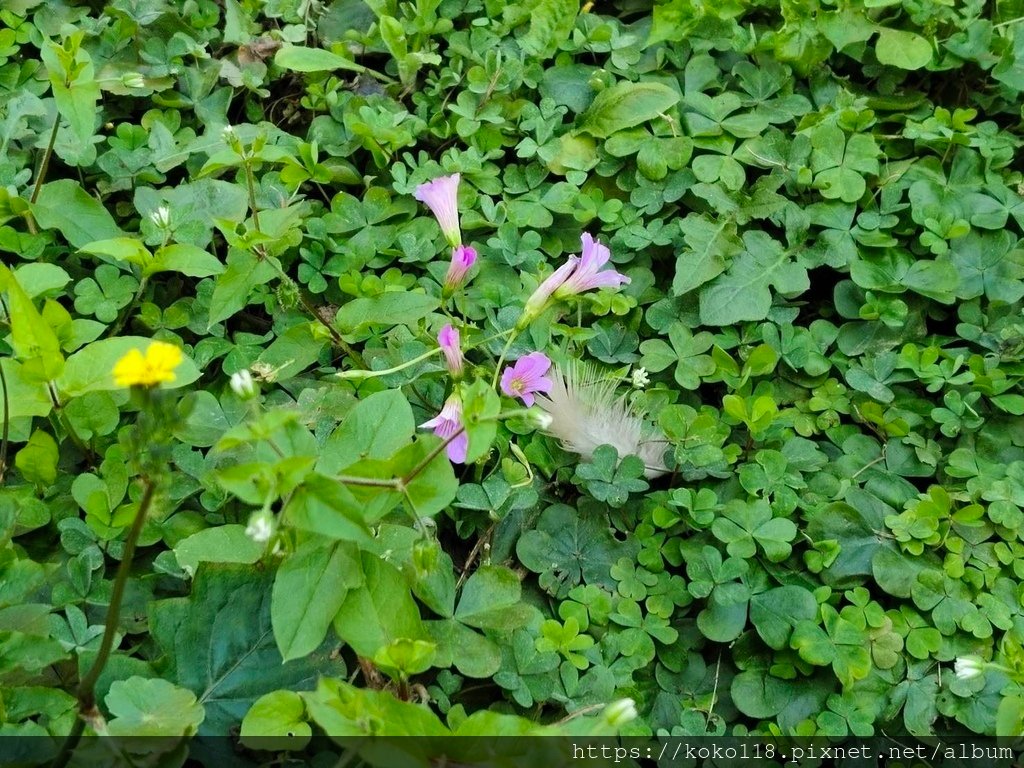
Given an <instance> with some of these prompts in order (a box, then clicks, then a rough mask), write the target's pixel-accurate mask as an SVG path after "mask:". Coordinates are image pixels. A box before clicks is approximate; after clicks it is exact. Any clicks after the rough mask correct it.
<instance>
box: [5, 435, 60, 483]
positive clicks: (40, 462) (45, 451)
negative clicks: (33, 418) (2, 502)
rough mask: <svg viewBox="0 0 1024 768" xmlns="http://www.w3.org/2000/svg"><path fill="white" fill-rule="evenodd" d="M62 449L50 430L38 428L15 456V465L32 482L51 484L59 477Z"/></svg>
mask: <svg viewBox="0 0 1024 768" xmlns="http://www.w3.org/2000/svg"><path fill="white" fill-rule="evenodd" d="M59 460H60V451H59V450H58V448H57V441H56V440H54V439H53V437H52V436H51V435H50V433H48V432H43V431H42V430H39V429H37V430H36V431H35V432H33V433H32V436H31V437H30V438H29V439H28V442H27V443H26V444H25V447H24V448H22V449H21V450H20V451H18V453H17V454H16V455H15V457H14V465H15V466H16V467H17V468H18V470H19V471H20V472H21V476H22V477H24V478H25V479H26V480H27V481H28V482H30V483H36V484H39V485H50V484H52V483H53V481H54V480H56V479H57V462H58V461H59Z"/></svg>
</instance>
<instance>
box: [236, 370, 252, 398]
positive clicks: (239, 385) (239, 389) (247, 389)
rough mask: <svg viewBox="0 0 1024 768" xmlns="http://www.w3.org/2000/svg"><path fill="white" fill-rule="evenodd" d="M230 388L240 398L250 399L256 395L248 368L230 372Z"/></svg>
mask: <svg viewBox="0 0 1024 768" xmlns="http://www.w3.org/2000/svg"><path fill="white" fill-rule="evenodd" d="M231 390H232V391H233V392H234V393H235V394H236V395H238V396H239V397H240V398H241V399H242V400H251V399H252V398H254V397H256V394H257V390H256V382H254V381H253V380H252V374H251V373H249V371H248V370H243V371H236V372H235V373H232V374H231Z"/></svg>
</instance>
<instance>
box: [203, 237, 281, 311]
mask: <svg viewBox="0 0 1024 768" xmlns="http://www.w3.org/2000/svg"><path fill="white" fill-rule="evenodd" d="M276 276H277V271H276V270H275V269H274V267H273V266H271V265H270V264H269V263H268V261H267V259H259V258H257V257H256V256H255V255H254V254H252V253H250V252H249V251H244V250H241V249H239V248H232V249H230V250H229V251H228V258H227V267H226V268H225V269H224V271H223V272H222V273H221V274H220V275H218V276H217V284H216V286H215V287H214V290H213V298H212V299H211V300H210V320H209V323H210V325H214V324H216V323H219V322H221V321H222V320H227V319H228V318H229V317H231V316H232V315H233V314H235V313H236V312H240V311H241V310H243V309H245V307H246V305H248V303H249V299H250V295H251V293H252V291H253V289H254V288H256V287H257V286H260V285H264V284H265V283H269V282H270V281H271V280H273V279H274V278H275V277H276Z"/></svg>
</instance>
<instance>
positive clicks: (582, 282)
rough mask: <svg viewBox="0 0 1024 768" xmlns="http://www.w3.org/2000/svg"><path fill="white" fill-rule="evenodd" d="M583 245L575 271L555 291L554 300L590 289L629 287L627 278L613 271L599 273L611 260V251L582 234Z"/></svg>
mask: <svg viewBox="0 0 1024 768" xmlns="http://www.w3.org/2000/svg"><path fill="white" fill-rule="evenodd" d="M580 241H581V242H582V245H583V253H582V255H581V256H580V258H579V262H578V263H577V264H576V271H575V272H573V273H572V275H570V276H569V278H568V279H567V280H566V281H565V282H564V283H562V284H561V285H560V286H558V288H557V289H556V290H555V298H557V299H563V298H565V297H566V296H575V295H576V294H579V293H583V292H584V291H589V290H591V289H592V288H618V287H619V286H622V285H629V278H628V277H626V276H625V275H621V274H619V273H618V272H616V271H615V270H614V269H607V270H605V271H604V272H599V271H598V270H600V269H601V267H603V266H604V265H605V264H607V263H608V259H610V258H611V255H612V253H611V251H609V250H608V248H607V247H606V246H604V245H601V243H600V242H598V241H597V240H595V239H594V238H593V237H591V236H590V235H589V234H588V233H586V232H584V233H583V237H581V238H580Z"/></svg>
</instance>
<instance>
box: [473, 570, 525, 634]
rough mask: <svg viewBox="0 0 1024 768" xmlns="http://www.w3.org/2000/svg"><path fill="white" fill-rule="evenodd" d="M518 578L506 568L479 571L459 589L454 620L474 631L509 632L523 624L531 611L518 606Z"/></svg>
mask: <svg viewBox="0 0 1024 768" xmlns="http://www.w3.org/2000/svg"><path fill="white" fill-rule="evenodd" d="M521 596H522V587H521V586H520V584H519V577H518V576H516V574H515V573H514V572H512V571H511V570H509V569H508V568H502V567H500V566H496V565H487V566H482V567H481V568H479V569H478V570H477V571H476V572H475V573H474V574H473V575H472V576H470V577H469V579H468V580H467V581H466V585H465V586H464V587H463V589H462V597H461V598H460V599H459V604H458V607H457V608H456V609H455V619H456V620H458V621H460V622H462V623H463V624H466V625H468V626H470V627H476V628H477V629H492V630H497V631H501V632H510V631H512V630H514V629H518V628H519V627H521V626H523V625H524V624H526V623H527V622H528V621H529V619H530V617H531V616H532V615H533V611H532V610H531V609H530V608H528V606H526V605H524V604H521V603H520V598H521Z"/></svg>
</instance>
